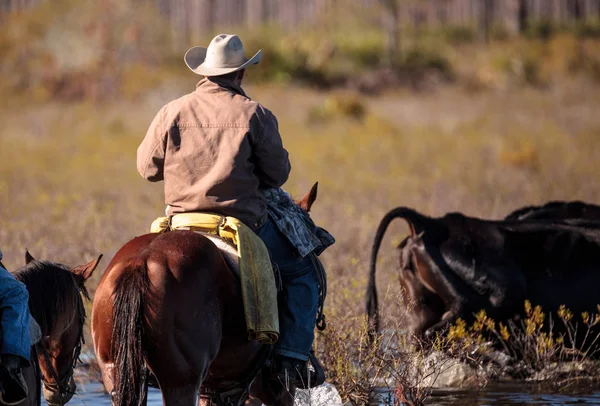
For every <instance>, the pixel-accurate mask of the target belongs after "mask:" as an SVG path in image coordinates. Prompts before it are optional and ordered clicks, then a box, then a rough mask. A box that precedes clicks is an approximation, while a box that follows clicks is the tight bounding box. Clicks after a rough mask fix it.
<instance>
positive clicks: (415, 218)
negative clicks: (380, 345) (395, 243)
mask: <svg viewBox="0 0 600 406" xmlns="http://www.w3.org/2000/svg"><path fill="white" fill-rule="evenodd" d="M398 217H400V218H403V219H406V220H407V221H408V223H409V225H410V228H411V232H412V233H413V234H414V233H416V232H420V231H422V227H423V220H424V219H425V218H426V217H425V216H423V215H421V214H419V213H417V212H416V211H414V210H412V209H409V208H407V207H396V208H395V209H392V210H391V211H389V212H388V213H387V214H386V215H385V216H383V219H381V222H380V223H379V227H378V228H377V232H376V233H375V240H374V241H373V247H372V249H371V261H370V263H369V284H368V286H367V293H366V299H367V300H366V302H367V303H366V305H367V320H368V323H369V330H368V331H369V339H370V341H371V342H373V341H374V339H375V335H376V333H377V331H379V309H378V308H379V305H378V299H377V285H376V283H375V282H376V280H375V270H376V265H377V254H378V253H379V248H380V247H381V242H382V240H383V236H384V235H385V232H386V230H387V228H388V226H389V225H390V223H391V222H392V221H393V220H394V219H396V218H398Z"/></svg>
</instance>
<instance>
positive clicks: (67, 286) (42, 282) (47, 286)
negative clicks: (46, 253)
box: [13, 260, 89, 336]
mask: <svg viewBox="0 0 600 406" xmlns="http://www.w3.org/2000/svg"><path fill="white" fill-rule="evenodd" d="M13 275H14V276H15V278H17V280H19V281H21V282H23V283H24V284H25V286H26V287H27V291H28V292H29V311H30V312H31V315H32V316H33V317H34V318H35V320H36V321H37V322H38V324H39V325H40V328H41V329H42V334H43V335H44V336H49V335H52V336H57V335H59V334H62V333H63V332H64V331H65V330H66V329H67V328H68V326H69V325H70V324H71V322H72V321H73V317H79V311H78V309H79V308H80V306H82V304H80V303H79V301H81V296H79V293H80V292H81V293H82V294H83V295H84V296H85V297H86V298H88V299H89V294H88V292H87V290H86V288H85V286H84V285H83V283H79V284H76V283H77V281H76V279H75V278H76V277H77V275H73V274H72V273H71V272H70V271H69V268H67V267H66V266H64V265H62V264H57V263H54V262H50V261H37V260H36V261H32V262H30V263H29V264H27V265H25V266H23V267H21V268H19V269H17V270H16V271H15V272H14V273H13Z"/></svg>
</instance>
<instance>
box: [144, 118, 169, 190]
mask: <svg viewBox="0 0 600 406" xmlns="http://www.w3.org/2000/svg"><path fill="white" fill-rule="evenodd" d="M168 130H169V129H168V128H166V126H165V122H164V109H163V110H161V111H159V112H158V114H157V115H156V117H154V120H152V124H150V128H148V132H147V133H146V136H145V137H144V140H143V141H142V143H141V144H140V146H139V147H138V150H137V170H138V172H139V173H140V175H142V176H143V177H144V178H146V179H148V180H149V181H150V182H158V181H161V180H163V167H164V163H165V149H166V146H167V134H168Z"/></svg>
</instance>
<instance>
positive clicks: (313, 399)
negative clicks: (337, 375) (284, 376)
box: [294, 382, 342, 406]
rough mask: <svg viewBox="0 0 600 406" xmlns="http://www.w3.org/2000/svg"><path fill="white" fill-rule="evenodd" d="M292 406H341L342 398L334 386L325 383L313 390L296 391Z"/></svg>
mask: <svg viewBox="0 0 600 406" xmlns="http://www.w3.org/2000/svg"><path fill="white" fill-rule="evenodd" d="M294 406H342V398H341V397H340V394H339V393H338V391H337V389H336V388H335V386H333V385H331V384H330V383H327V382H325V383H324V384H323V385H320V386H317V387H316V388H313V389H298V390H297V391H296V399H295V400H294Z"/></svg>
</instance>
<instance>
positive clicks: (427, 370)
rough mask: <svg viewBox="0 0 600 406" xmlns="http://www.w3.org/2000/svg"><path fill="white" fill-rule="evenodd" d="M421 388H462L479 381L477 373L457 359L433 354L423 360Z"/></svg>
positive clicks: (437, 353) (438, 353)
mask: <svg viewBox="0 0 600 406" xmlns="http://www.w3.org/2000/svg"><path fill="white" fill-rule="evenodd" d="M421 376H422V377H423V379H422V381H421V382H418V384H419V386H423V387H434V388H447V387H454V388H456V387H460V386H462V385H463V384H465V383H467V382H469V381H474V380H476V379H477V371H476V370H475V369H474V368H471V367H470V366H469V365H467V364H464V363H462V362H460V361H458V360H456V359H453V358H448V357H447V356H445V355H444V354H442V353H440V352H433V353H431V354H429V355H428V356H427V357H425V359H424V360H423V365H422V371H421Z"/></svg>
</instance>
